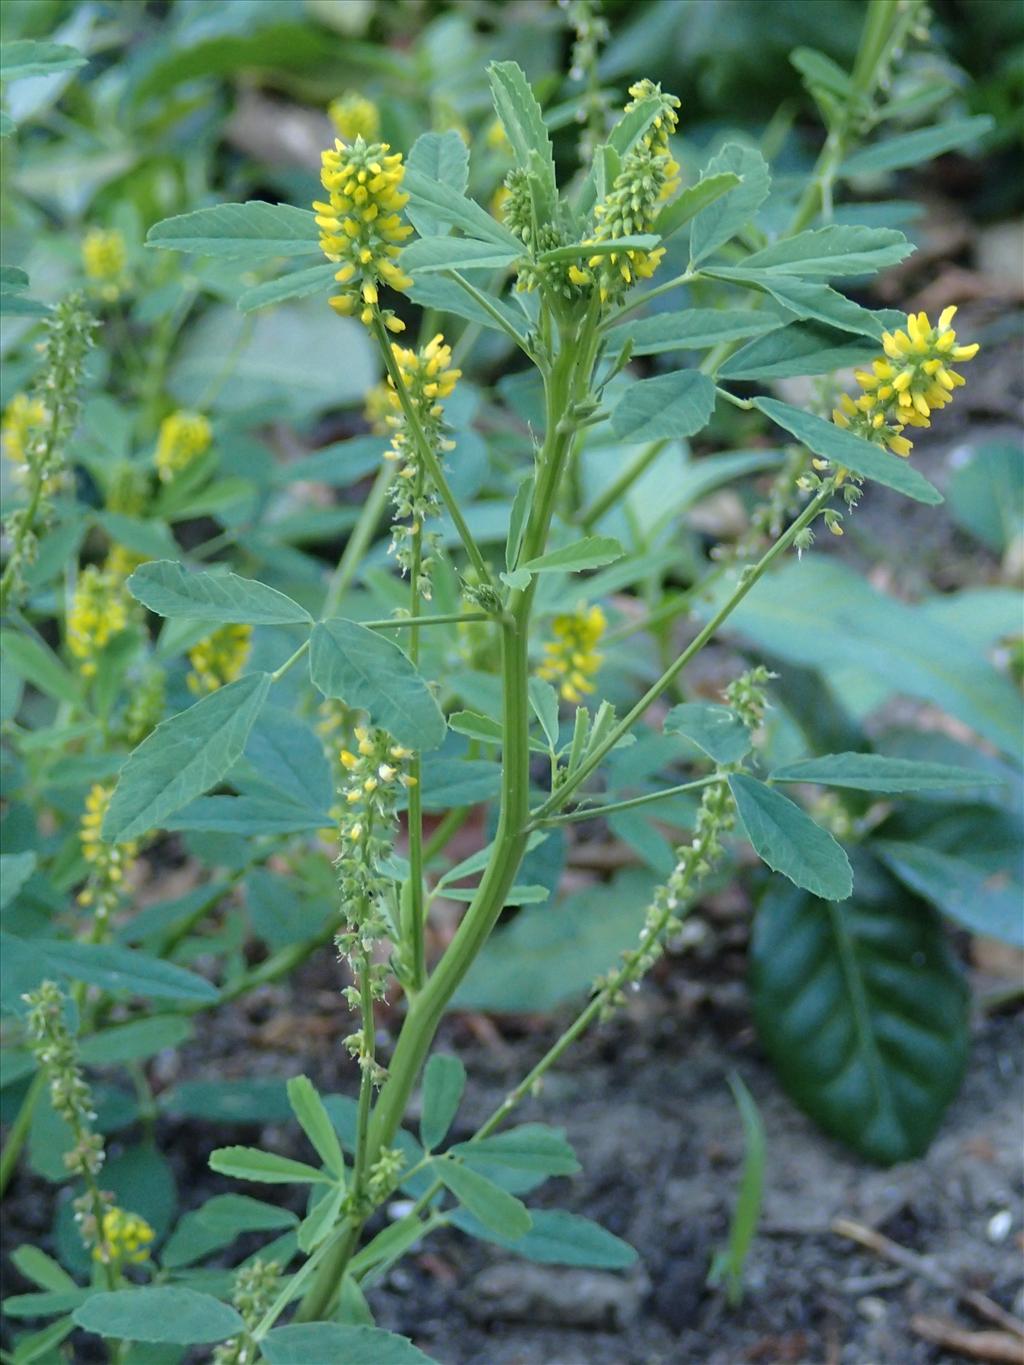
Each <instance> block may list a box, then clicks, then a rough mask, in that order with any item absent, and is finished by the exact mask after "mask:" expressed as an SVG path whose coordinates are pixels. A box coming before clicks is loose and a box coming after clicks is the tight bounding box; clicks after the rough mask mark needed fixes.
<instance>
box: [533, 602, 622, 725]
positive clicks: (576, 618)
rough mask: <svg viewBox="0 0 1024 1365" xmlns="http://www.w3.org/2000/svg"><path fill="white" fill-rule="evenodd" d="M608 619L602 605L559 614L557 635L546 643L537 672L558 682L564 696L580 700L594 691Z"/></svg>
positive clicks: (554, 624)
mask: <svg viewBox="0 0 1024 1365" xmlns="http://www.w3.org/2000/svg"><path fill="white" fill-rule="evenodd" d="M606 627H607V620H606V618H605V614H604V612H603V611H602V610H601V608H600V607H598V606H593V607H590V608H588V609H586V610H584V609H583V608H579V609H578V610H577V611H575V612H570V613H566V614H563V615H561V616H556V617H555V618H554V620H553V621H552V623H551V632H552V635H553V637H554V638H553V639H552V640H549V641H548V642H547V643H546V644H545V646H544V658H543V659H542V661H541V663H540V665H539V667H538V669H537V675H538V677H541V678H543V679H545V681H547V682H550V683H554V684H555V685H556V686H557V687H558V689H559V692H560V693H561V696H562V698H563V699H564V700H565V701H569V702H579V701H581V700H582V697H583V694H584V693H589V692H593V690H594V686H593V683H592V681H591V679H592V678H593V677H594V676H595V675H596V673H597V671H598V669H599V668H600V667H601V662H602V657H603V656H602V655H601V654H600V653H598V650H597V645H598V643H599V642H600V640H601V637H602V636H603V635H604V632H605V629H606Z"/></svg>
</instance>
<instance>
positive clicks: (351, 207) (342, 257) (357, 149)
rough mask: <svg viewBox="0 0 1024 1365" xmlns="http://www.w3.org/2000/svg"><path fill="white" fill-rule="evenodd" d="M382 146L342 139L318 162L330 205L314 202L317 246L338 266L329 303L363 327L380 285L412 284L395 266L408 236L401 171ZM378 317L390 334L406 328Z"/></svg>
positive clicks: (397, 155)
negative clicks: (336, 286)
mask: <svg viewBox="0 0 1024 1365" xmlns="http://www.w3.org/2000/svg"><path fill="white" fill-rule="evenodd" d="M388 152H389V148H388V144H387V143H386V142H366V141H365V140H364V139H363V138H361V137H357V138H356V140H355V142H354V143H353V144H352V146H351V147H347V146H346V145H345V144H344V143H343V142H342V141H341V140H340V139H339V140H337V141H336V142H335V144H334V147H333V148H328V150H327V151H325V152H324V153H323V155H322V157H321V160H322V163H323V165H322V169H321V172H320V182H321V184H322V185H323V187H324V189H325V190H327V192H328V194H329V195H330V202H329V203H326V204H325V203H321V202H319V201H317V202H314V204H313V208H314V209H315V211H316V215H317V219H316V221H317V226H318V227H319V228H320V246H321V249H322V250H323V253H324V255H325V256H326V257H327V259H328V260H329V261H336V262H338V263H339V267H340V268H339V269H338V271H337V272H336V274H335V276H334V278H335V279H336V280H337V281H338V283H339V284H340V285H341V286H342V288H341V291H340V292H339V293H338V294H336V295H335V296H334V297H333V298H332V299H331V307H332V308H334V309H335V311H336V312H338V313H342V314H343V315H345V316H350V315H352V314H353V313H356V312H358V313H359V318H360V320H361V321H362V322H363V323H365V324H366V325H367V326H369V325H370V323H371V322H372V321H373V310H374V309H375V308H376V307H377V303H378V289H377V285H378V282H379V281H380V280H383V281H384V283H385V284H389V285H390V286H391V287H392V289H408V287H409V285H410V284H412V280H411V279H410V277H409V276H408V275H406V274H405V272H404V271H402V270H401V269H400V268H399V267H398V265H396V264H395V257H396V256H397V255H398V253H399V251H400V250H401V246H402V243H403V242H404V241H405V239H406V238H407V237H408V236H409V234H410V233H411V232H412V228H411V227H409V225H408V224H406V223H403V222H402V218H401V210H402V209H403V208H404V207H405V205H406V203H407V202H408V199H409V196H408V194H406V193H405V192H404V190H403V189H402V180H403V179H404V177H405V166H404V165H403V164H402V154H401V152H394V153H391V154H390V155H389V154H388ZM381 316H382V317H383V319H384V323H385V325H386V326H387V327H388V328H389V329H390V330H391V331H392V332H402V331H404V330H405V324H404V323H403V322H402V321H401V319H400V318H396V317H395V316H394V314H393V313H391V312H390V311H386V312H383V313H382V314H381Z"/></svg>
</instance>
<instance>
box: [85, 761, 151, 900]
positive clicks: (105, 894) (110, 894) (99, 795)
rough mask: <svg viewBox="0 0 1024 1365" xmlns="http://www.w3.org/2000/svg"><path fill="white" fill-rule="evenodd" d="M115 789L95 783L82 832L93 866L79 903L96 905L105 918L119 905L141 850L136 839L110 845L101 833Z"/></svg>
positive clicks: (87, 859)
mask: <svg viewBox="0 0 1024 1365" xmlns="http://www.w3.org/2000/svg"><path fill="white" fill-rule="evenodd" d="M113 790H114V787H113V784H112V783H110V784H106V783H103V782H96V783H94V784H93V786H92V787H91V788H90V789H89V793H88V795H87V796H86V798H85V810H84V812H83V814H82V819H81V823H80V825H79V832H78V839H79V843H80V845H81V849H82V857H83V858H84V859H85V861H86V863H87V864H88V866H89V884H88V885H87V886H86V887H85V889H84V890H82V891H81V892H79V894H78V904H79V905H81V906H92V905H95V906H96V907H97V914H98V916H99V917H103V916H105V915H106V914H107V913H109V911H110V910H111V909H112V908H113V907H114V906H115V905H116V904H117V888H118V887H119V886H120V885H121V884H122V883H123V881H124V878H125V874H126V873H127V872H128V871H130V869H131V868H132V867H133V865H134V863H135V859H136V857H137V855H138V851H139V844H138V841H137V840H136V839H130V840H128V841H127V842H126V843H121V844H108V843H105V842H104V840H103V838H102V836H101V834H100V830H101V828H102V826H103V817H104V816H105V815H106V813H107V807H108V806H109V805H110V798H111V795H112V794H113Z"/></svg>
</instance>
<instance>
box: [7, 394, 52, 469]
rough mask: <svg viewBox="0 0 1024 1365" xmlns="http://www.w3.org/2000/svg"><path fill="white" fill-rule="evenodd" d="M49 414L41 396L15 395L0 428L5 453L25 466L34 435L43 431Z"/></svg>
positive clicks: (10, 458)
mask: <svg viewBox="0 0 1024 1365" xmlns="http://www.w3.org/2000/svg"><path fill="white" fill-rule="evenodd" d="M48 415H49V414H48V413H47V411H46V405H45V404H44V403H43V401H42V399H41V398H35V397H30V396H29V395H28V394H27V393H16V394H15V395H14V397H13V398H12V399H11V401H10V402H9V403H8V405H7V408H6V410H5V412H4V419H3V426H2V428H0V438H2V440H3V448H4V454H5V455H6V456H7V458H8V459H9V460H13V462H14V463H15V464H17V465H19V466H24V464H25V461H26V457H27V455H28V450H29V446H30V445H31V442H32V440H33V437H34V436H36V435H37V434H38V433H39V432H41V431H42V429H43V427H44V426H45V425H46V420H47V417H48Z"/></svg>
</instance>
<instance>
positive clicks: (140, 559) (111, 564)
mask: <svg viewBox="0 0 1024 1365" xmlns="http://www.w3.org/2000/svg"><path fill="white" fill-rule="evenodd" d="M147 559H149V555H140V554H139V553H138V551H137V550H129V549H128V547H127V546H126V545H111V547H110V549H109V550H108V551H107V557H106V559H105V560H104V561H103V571H104V573H107V574H109V575H110V577H111V578H121V579H124V578H128V577H129V576H130V575H131V574H133V573H134V572H135V570H136V569H137V568H138V567H139V565H140V564H145V563H146V561H147Z"/></svg>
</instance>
